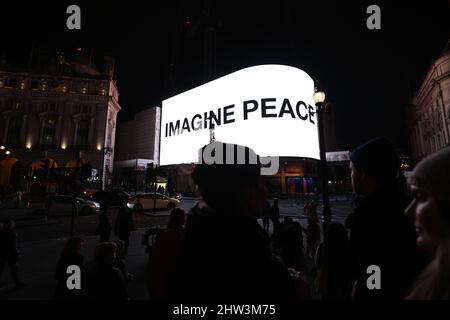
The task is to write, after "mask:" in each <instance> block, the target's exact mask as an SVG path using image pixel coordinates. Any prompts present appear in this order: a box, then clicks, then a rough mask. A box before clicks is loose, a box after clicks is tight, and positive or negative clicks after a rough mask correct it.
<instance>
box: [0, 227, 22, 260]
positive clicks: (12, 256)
mask: <svg viewBox="0 0 450 320" xmlns="http://www.w3.org/2000/svg"><path fill="white" fill-rule="evenodd" d="M18 258H19V251H18V249H17V234H16V232H15V231H14V230H7V231H3V230H0V259H2V260H17V259H18Z"/></svg>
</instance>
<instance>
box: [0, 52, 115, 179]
mask: <svg viewBox="0 0 450 320" xmlns="http://www.w3.org/2000/svg"><path fill="white" fill-rule="evenodd" d="M118 97H119V91H118V88H117V84H116V82H115V80H114V59H113V58H112V57H109V56H105V57H104V64H103V70H102V71H100V70H99V69H97V67H96V66H95V65H93V64H92V63H91V62H90V61H89V59H87V58H85V57H84V56H83V54H82V52H81V51H80V49H78V50H77V52H75V53H73V54H69V55H67V56H65V55H64V53H62V52H59V53H58V54H57V55H56V56H54V57H53V58H51V59H49V60H48V61H46V62H43V63H39V65H38V66H36V67H34V68H29V69H26V70H24V69H19V68H15V67H13V66H11V65H8V63H7V62H6V61H5V59H2V61H1V62H0V149H1V150H2V152H0V184H1V185H4V186H9V185H11V186H18V185H21V186H25V185H26V184H27V183H26V182H27V181H28V182H30V181H33V179H36V176H37V175H36V171H38V170H39V168H40V164H41V163H42V162H41V160H45V159H49V160H50V163H51V168H50V169H58V171H59V172H60V173H61V172H63V171H64V170H63V171H61V169H63V168H65V169H73V168H74V167H75V166H76V163H77V161H76V159H77V153H78V155H79V157H80V160H79V164H85V165H86V164H87V165H88V166H89V167H90V168H92V170H91V173H92V176H91V177H88V178H89V179H88V180H89V181H90V182H92V183H94V182H95V183H96V184H97V186H98V187H104V186H106V185H108V184H109V183H110V181H111V177H112V175H111V174H112V170H113V161H114V152H113V151H114V144H115V131H116V119H117V114H118V112H119V111H120V109H121V108H120V105H119V102H118ZM69 171H70V170H69ZM62 174H63V175H64V174H65V175H67V173H64V172H63V173H62ZM30 179H31V180H30Z"/></svg>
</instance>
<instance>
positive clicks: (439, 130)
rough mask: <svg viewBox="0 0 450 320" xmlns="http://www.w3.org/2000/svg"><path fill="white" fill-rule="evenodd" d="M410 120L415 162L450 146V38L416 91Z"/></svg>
mask: <svg viewBox="0 0 450 320" xmlns="http://www.w3.org/2000/svg"><path fill="white" fill-rule="evenodd" d="M407 121H408V125H409V130H410V131H409V136H410V141H411V154H412V161H413V162H417V161H419V160H420V159H421V158H423V157H424V156H426V155H428V154H430V153H433V152H435V151H437V150H439V149H442V148H444V147H447V146H449V145H450V41H449V42H448V43H447V46H446V48H445V50H444V52H443V54H442V56H441V57H440V58H439V59H437V60H436V61H434V62H433V64H432V65H431V67H430V69H429V70H428V73H427V75H426V77H425V79H424V81H423V82H422V84H421V86H420V88H419V90H418V91H417V92H416V93H415V95H414V97H413V99H412V102H411V104H410V108H409V112H408V113H407Z"/></svg>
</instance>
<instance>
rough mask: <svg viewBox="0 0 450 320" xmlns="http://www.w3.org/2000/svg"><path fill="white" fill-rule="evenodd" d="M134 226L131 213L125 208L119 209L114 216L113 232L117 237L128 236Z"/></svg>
mask: <svg viewBox="0 0 450 320" xmlns="http://www.w3.org/2000/svg"><path fill="white" fill-rule="evenodd" d="M133 228H134V222H133V215H132V213H131V212H130V211H129V210H127V209H121V210H120V211H119V213H118V214H117V217H116V224H115V226H114V233H115V234H116V236H118V237H119V239H123V238H128V237H129V236H130V233H131V231H132V230H133Z"/></svg>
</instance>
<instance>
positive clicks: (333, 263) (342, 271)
mask: <svg viewBox="0 0 450 320" xmlns="http://www.w3.org/2000/svg"><path fill="white" fill-rule="evenodd" d="M349 258H350V249H349V245H348V235H347V229H345V227H344V225H343V224H341V223H336V222H332V223H330V224H329V225H328V227H327V231H326V237H325V241H324V242H322V243H321V244H320V245H319V247H318V248H317V253H316V257H315V265H316V268H317V270H318V275H317V278H316V288H317V291H318V293H319V294H320V295H321V297H322V299H325V300H344V299H348V298H349V296H348V294H349V292H350V291H349V286H350V272H349V263H350V261H349Z"/></svg>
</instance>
